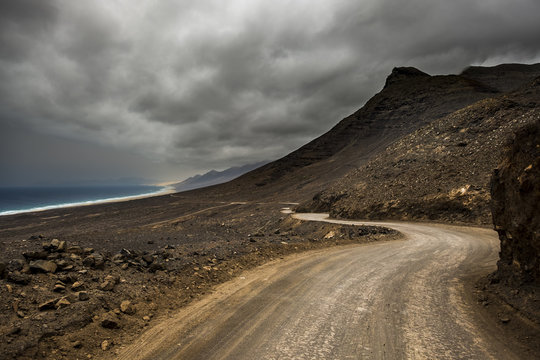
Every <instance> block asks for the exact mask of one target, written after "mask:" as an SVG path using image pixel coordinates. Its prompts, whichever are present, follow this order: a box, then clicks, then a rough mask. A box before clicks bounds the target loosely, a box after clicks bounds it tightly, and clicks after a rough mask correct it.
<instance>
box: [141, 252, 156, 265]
mask: <svg viewBox="0 0 540 360" xmlns="http://www.w3.org/2000/svg"><path fill="white" fill-rule="evenodd" d="M142 259H143V260H144V261H145V262H147V263H148V264H151V263H153V262H154V257H153V256H152V255H148V254H147V255H143V256H142Z"/></svg>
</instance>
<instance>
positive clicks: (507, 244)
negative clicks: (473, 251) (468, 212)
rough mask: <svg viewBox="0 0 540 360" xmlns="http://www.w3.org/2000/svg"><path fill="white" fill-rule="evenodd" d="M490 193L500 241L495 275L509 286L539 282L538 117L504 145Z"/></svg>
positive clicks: (539, 131)
mask: <svg viewBox="0 0 540 360" xmlns="http://www.w3.org/2000/svg"><path fill="white" fill-rule="evenodd" d="M491 195H492V198H493V201H492V211H493V224H494V225H495V229H496V230H497V232H498V233H499V238H500V240H501V252H500V257H501V258H500V260H499V262H498V264H497V265H498V275H499V278H500V279H502V280H504V282H506V283H509V284H511V285H521V284H522V283H536V284H537V285H540V119H537V121H535V122H534V123H533V124H530V125H529V126H525V127H524V128H522V129H520V130H519V131H517V132H516V134H515V135H514V137H513V138H512V141H511V142H510V143H509V144H508V145H507V148H506V151H505V156H504V159H503V161H502V162H501V164H500V166H499V168H498V169H496V170H495V172H494V174H493V180H492V188H491Z"/></svg>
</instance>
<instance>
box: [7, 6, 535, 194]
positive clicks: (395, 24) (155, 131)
mask: <svg viewBox="0 0 540 360" xmlns="http://www.w3.org/2000/svg"><path fill="white" fill-rule="evenodd" d="M539 14H540V1H538V0H513V1H508V0H452V1H449V0H328V1H326V0H325V1H323V0H317V1H313V0H310V1H308V0H296V1H284V0H271V1H268V0H266V1H263V0H227V1H222V0H216V1H204V0H200V1H191V0H190V1H178V0H177V1H172V0H171V1H165V0H160V1H157V0H144V1H143V0H138V1H132V0H125V1H121V0H103V1H102V0H92V1H73V0H0V151H1V158H0V185H7V184H19V185H25V184H39V183H42V184H51V183H60V182H65V181H68V182H72V181H80V180H94V179H113V178H119V177H141V178H146V179H153V180H160V181H165V180H175V179H182V178H184V177H186V176H189V175H193V174H194V173H197V172H203V171H207V170H210V169H212V168H215V169H224V168H227V167H230V166H235V165H242V164H246V163H252V162H257V161H260V160H265V159H268V160H272V159H276V158H279V157H281V156H284V155H286V154H287V153H288V152H290V151H292V150H294V149H296V148H298V147H299V146H301V145H303V144H304V143H306V142H308V141H309V140H311V139H313V138H314V137H316V136H318V135H320V134H322V133H323V132H325V131H327V130H328V129H330V128H331V127H332V126H333V125H335V124H336V123H337V122H338V121H339V120H340V119H341V118H343V117H345V116H347V115H349V114H350V113H352V112H353V111H354V110H356V109H358V108H359V107H360V106H361V105H363V104H364V103H365V101H367V99H369V98H370V97H371V96H372V95H373V94H374V93H376V92H378V91H379V90H380V89H381V88H382V86H383V84H384V79H385V77H386V76H387V75H388V74H389V73H390V71H391V70H392V68H393V67H394V66H415V67H418V68H420V69H421V70H423V71H426V72H428V73H431V74H446V73H459V72H460V71H461V70H462V69H463V68H464V67H466V66H467V65H470V64H476V65H482V64H483V65H495V64H498V63H503V62H524V63H533V62H540V18H539Z"/></svg>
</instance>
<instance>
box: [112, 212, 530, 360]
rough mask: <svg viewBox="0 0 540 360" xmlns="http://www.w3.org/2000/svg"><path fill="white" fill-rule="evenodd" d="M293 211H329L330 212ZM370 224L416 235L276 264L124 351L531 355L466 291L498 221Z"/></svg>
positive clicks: (486, 260) (493, 243) (490, 261)
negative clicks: (486, 317) (484, 315)
mask: <svg viewBox="0 0 540 360" xmlns="http://www.w3.org/2000/svg"><path fill="white" fill-rule="evenodd" d="M294 216H295V217H297V218H300V219H303V220H310V221H330V220H325V215H324V214H296V215H294ZM331 221H332V222H338V223H344V224H360V223H355V222H352V221H335V220H331ZM362 224H370V225H372V224H375V225H379V224H380V225H384V226H387V227H391V228H394V229H397V230H399V231H401V232H402V233H403V234H404V235H405V236H406V238H405V240H402V241H401V240H400V241H391V242H381V243H375V244H370V245H358V246H347V247H336V248H330V249H326V250H321V251H313V252H309V253H304V254H301V255H295V256H292V257H288V258H286V259H285V260H280V261H276V262H273V263H269V264H266V265H264V266H262V267H260V268H257V269H255V270H253V271H250V272H247V273H245V275H244V276H242V277H239V278H237V279H236V280H234V281H232V282H229V283H226V284H223V285H221V286H220V287H218V288H217V290H216V291H215V292H214V293H213V294H211V295H210V296H207V297H206V298H204V299H203V300H201V301H198V302H196V303H193V304H192V305H190V306H188V307H187V308H185V309H183V310H181V311H180V312H179V313H178V314H177V315H176V316H175V317H173V318H170V319H165V320H163V321H162V322H160V323H159V324H158V325H157V326H155V327H153V328H152V329H150V330H149V331H147V332H146V333H145V334H144V335H143V336H142V337H141V338H140V339H139V340H138V341H137V342H136V343H135V344H133V345H131V346H130V347H128V348H125V349H123V351H122V352H121V353H120V355H119V358H120V359H129V360H135V359H518V358H520V356H519V355H518V354H515V353H514V352H513V350H512V349H511V348H510V347H509V345H507V344H506V341H505V339H504V337H503V336H502V335H501V334H499V333H498V332H497V329H496V328H490V327H489V326H486V323H485V322H483V320H482V319H481V318H480V317H479V316H477V315H476V310H475V309H476V308H475V307H476V306H477V305H476V304H474V300H473V299H471V298H470V297H469V295H467V294H468V292H467V291H464V286H465V284H466V283H467V282H466V281H465V280H466V279H471V278H475V277H478V276H480V275H483V274H487V273H488V272H490V271H493V270H494V268H495V262H496V259H497V252H498V240H497V236H496V234H495V232H493V231H491V230H488V229H480V228H470V227H457V226H444V225H431V224H429V225H428V224H415V223H388V222H384V223H374V222H369V223H367V222H362Z"/></svg>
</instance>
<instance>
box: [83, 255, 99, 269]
mask: <svg viewBox="0 0 540 360" xmlns="http://www.w3.org/2000/svg"><path fill="white" fill-rule="evenodd" d="M82 263H83V265H84V266H86V267H94V265H95V264H96V259H94V257H93V256H87V257H85V258H84V260H83V262H82Z"/></svg>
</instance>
